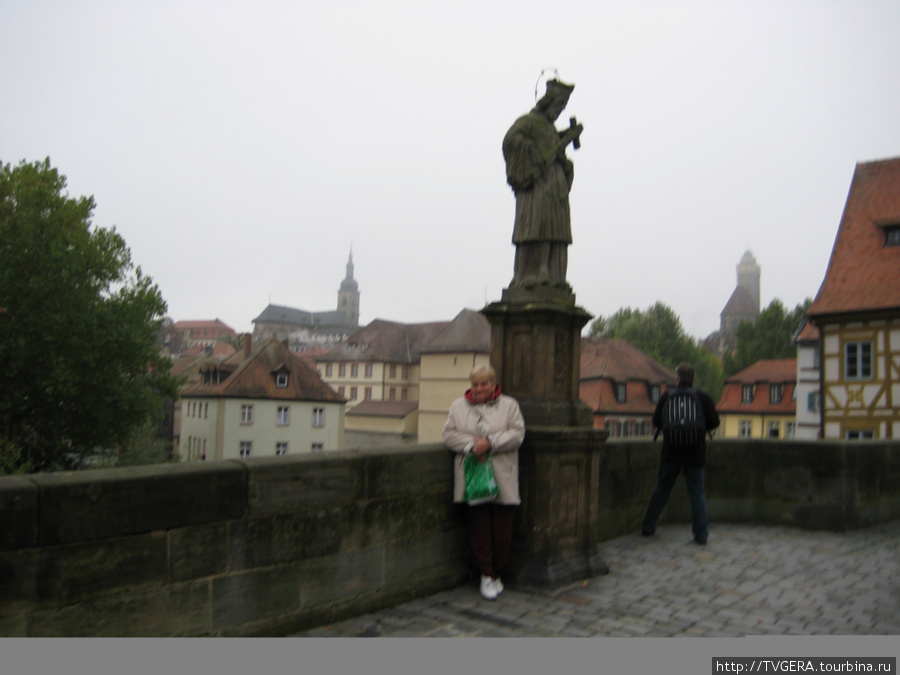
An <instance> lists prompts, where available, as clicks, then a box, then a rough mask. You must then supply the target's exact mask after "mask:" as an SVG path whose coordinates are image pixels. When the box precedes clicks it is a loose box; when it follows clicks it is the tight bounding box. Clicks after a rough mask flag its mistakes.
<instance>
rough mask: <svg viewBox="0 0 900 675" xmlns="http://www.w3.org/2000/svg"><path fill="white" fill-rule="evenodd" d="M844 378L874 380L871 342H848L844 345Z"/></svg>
mask: <svg viewBox="0 0 900 675" xmlns="http://www.w3.org/2000/svg"><path fill="white" fill-rule="evenodd" d="M844 377H845V378H846V379H848V380H871V379H872V343H871V342H848V343H846V344H845V345H844Z"/></svg>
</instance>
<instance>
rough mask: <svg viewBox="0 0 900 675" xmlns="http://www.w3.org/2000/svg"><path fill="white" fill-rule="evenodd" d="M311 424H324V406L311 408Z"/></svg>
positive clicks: (320, 425)
mask: <svg viewBox="0 0 900 675" xmlns="http://www.w3.org/2000/svg"><path fill="white" fill-rule="evenodd" d="M312 425H313V426H314V427H324V426H325V408H313V411H312Z"/></svg>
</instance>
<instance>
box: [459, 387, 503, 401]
mask: <svg viewBox="0 0 900 675" xmlns="http://www.w3.org/2000/svg"><path fill="white" fill-rule="evenodd" d="M498 398H500V385H499V384H498V385H497V386H496V387H494V393H493V394H491V396H490V398H489V399H488V400H487V401H484V402H483V403H481V404H479V403H477V402H476V401H475V399H474V398H472V390H471V389H466V400H467V401H468V402H469V403H471V404H472V405H484V404H486V403H492V402H493V401H496V400H497V399H498Z"/></svg>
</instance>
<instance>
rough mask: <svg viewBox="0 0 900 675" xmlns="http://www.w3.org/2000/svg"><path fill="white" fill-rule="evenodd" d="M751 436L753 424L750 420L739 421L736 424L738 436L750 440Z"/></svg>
mask: <svg viewBox="0 0 900 675" xmlns="http://www.w3.org/2000/svg"><path fill="white" fill-rule="evenodd" d="M752 435H753V422H752V421H750V420H741V421H740V422H739V424H738V436H740V437H741V438H750V437H751V436H752Z"/></svg>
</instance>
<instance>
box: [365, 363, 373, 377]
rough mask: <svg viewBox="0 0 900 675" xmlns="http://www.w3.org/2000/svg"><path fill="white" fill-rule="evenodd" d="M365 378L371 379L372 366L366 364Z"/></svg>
mask: <svg viewBox="0 0 900 675" xmlns="http://www.w3.org/2000/svg"><path fill="white" fill-rule="evenodd" d="M366 377H372V364H371V363H367V364H366Z"/></svg>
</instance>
